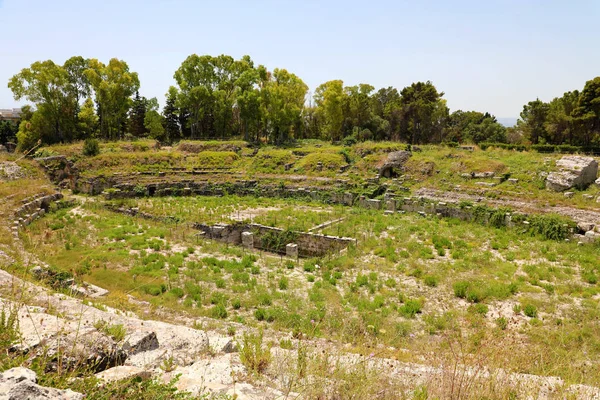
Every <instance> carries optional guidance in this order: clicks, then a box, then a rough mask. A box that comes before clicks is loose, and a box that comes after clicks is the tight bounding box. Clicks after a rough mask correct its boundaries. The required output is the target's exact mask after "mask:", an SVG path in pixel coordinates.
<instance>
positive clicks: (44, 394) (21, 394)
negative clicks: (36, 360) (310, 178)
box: [0, 367, 83, 400]
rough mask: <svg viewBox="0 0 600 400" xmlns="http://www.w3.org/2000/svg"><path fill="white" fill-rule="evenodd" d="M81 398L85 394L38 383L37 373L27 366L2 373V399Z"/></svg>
mask: <svg viewBox="0 0 600 400" xmlns="http://www.w3.org/2000/svg"><path fill="white" fill-rule="evenodd" d="M21 399H22V400H46V399H51V400H80V399H83V394H81V393H77V392H74V391H72V390H71V389H67V390H60V389H54V388H49V387H44V386H40V385H38V384H37V375H36V373H35V372H34V371H32V370H30V369H27V368H22V367H18V368H12V369H9V370H8V371H4V372H3V373H2V374H0V400H21Z"/></svg>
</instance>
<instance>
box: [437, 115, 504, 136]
mask: <svg viewBox="0 0 600 400" xmlns="http://www.w3.org/2000/svg"><path fill="white" fill-rule="evenodd" d="M445 140H446V141H450V142H467V143H480V142H492V143H497V142H498V143H503V142H506V128H505V127H504V126H502V125H501V124H499V123H498V121H497V120H496V117H494V116H493V115H490V114H489V113H485V114H484V113H480V112H477V111H462V110H458V111H455V112H453V113H452V114H451V115H450V117H449V119H448V125H447V128H446V134H445Z"/></svg>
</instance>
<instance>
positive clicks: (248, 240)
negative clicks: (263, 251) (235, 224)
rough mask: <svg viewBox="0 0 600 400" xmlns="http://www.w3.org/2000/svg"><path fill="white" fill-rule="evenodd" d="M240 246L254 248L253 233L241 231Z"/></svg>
mask: <svg viewBox="0 0 600 400" xmlns="http://www.w3.org/2000/svg"><path fill="white" fill-rule="evenodd" d="M242 246H244V247H246V248H248V249H253V248H254V234H253V233H252V232H242Z"/></svg>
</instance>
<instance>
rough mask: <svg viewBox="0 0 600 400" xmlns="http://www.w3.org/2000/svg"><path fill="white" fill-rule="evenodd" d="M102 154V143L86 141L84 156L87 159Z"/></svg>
mask: <svg viewBox="0 0 600 400" xmlns="http://www.w3.org/2000/svg"><path fill="white" fill-rule="evenodd" d="M98 154H100V143H99V142H98V140H96V139H92V138H89V139H85V142H83V155H84V156H87V157H94V156H97V155H98Z"/></svg>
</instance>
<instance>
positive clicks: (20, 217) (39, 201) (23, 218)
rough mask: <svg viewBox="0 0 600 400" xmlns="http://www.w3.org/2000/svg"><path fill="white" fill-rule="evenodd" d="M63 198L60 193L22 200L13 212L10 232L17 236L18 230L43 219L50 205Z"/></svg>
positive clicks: (39, 195)
mask: <svg viewBox="0 0 600 400" xmlns="http://www.w3.org/2000/svg"><path fill="white" fill-rule="evenodd" d="M62 198H63V195H62V194H61V193H53V194H38V195H35V196H33V197H29V198H26V199H24V200H23V205H22V206H20V207H19V208H17V209H16V210H15V212H14V219H13V226H12V228H11V229H12V232H13V235H15V236H16V235H18V234H19V230H20V229H21V228H23V227H25V226H27V225H29V224H31V223H32V222H33V221H35V220H36V219H38V218H40V217H43V216H44V215H45V214H46V212H48V211H49V210H50V206H51V204H52V203H54V202H57V201H59V200H61V199H62Z"/></svg>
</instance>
